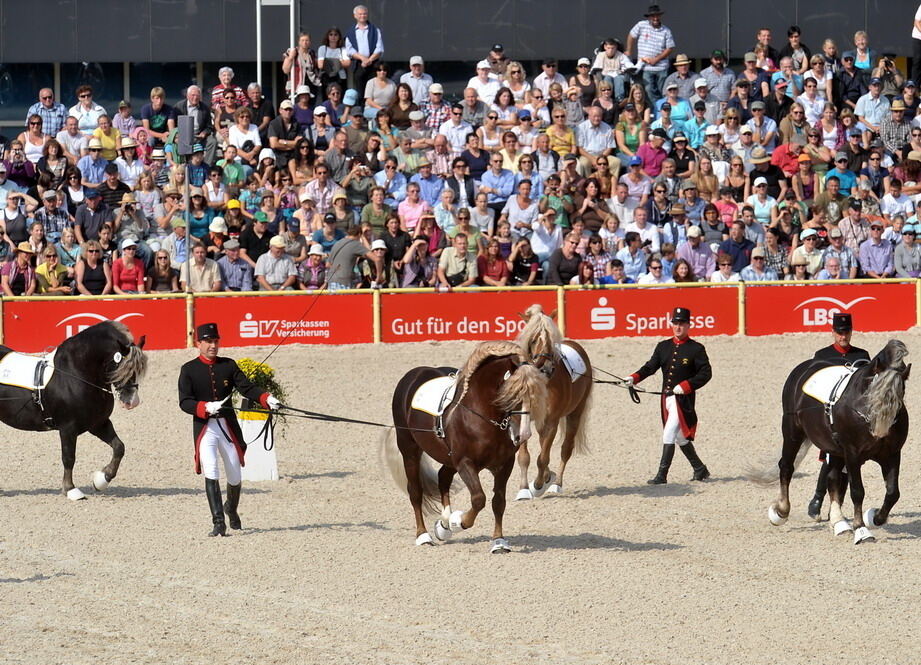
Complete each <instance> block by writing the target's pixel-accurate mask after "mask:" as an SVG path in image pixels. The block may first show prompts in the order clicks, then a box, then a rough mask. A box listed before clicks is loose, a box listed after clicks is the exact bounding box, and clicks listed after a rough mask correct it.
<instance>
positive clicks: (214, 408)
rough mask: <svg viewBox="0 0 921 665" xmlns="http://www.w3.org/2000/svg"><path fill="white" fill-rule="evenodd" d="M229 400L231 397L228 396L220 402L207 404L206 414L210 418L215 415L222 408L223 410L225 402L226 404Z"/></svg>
mask: <svg viewBox="0 0 921 665" xmlns="http://www.w3.org/2000/svg"><path fill="white" fill-rule="evenodd" d="M228 399H230V395H227V397H225V398H224V399H222V400H218V401H216V402H205V413H207V414H208V415H209V416H213V415H215V414H216V413H217V412H218V411H220V410H221V408H223V406H224V402H226V401H227V400H228Z"/></svg>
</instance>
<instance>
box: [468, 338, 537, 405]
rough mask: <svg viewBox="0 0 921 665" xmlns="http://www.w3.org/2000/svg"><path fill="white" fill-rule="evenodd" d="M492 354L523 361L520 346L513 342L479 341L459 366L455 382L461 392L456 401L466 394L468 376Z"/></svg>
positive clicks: (492, 355)
mask: <svg viewBox="0 0 921 665" xmlns="http://www.w3.org/2000/svg"><path fill="white" fill-rule="evenodd" d="M494 356H515V357H516V358H518V359H519V360H520V361H522V362H524V358H523V357H522V355H521V347H519V346H518V344H516V343H515V342H505V341H501V342H480V343H479V344H477V345H476V347H475V348H474V349H473V353H471V354H470V357H469V358H467V362H465V363H464V366H463V367H461V370H460V371H459V372H458V373H457V382H458V383H459V384H460V385H461V394H460V397H458V398H457V401H458V402H459V401H460V400H462V399H463V398H464V395H466V394H467V388H468V386H469V380H470V377H471V376H473V373H474V372H475V371H476V370H477V367H479V366H480V365H482V364H483V362H484V361H486V359H487V358H492V357H494Z"/></svg>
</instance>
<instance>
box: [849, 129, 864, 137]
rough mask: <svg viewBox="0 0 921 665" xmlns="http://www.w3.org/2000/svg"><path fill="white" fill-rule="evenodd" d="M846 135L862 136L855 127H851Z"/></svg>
mask: <svg viewBox="0 0 921 665" xmlns="http://www.w3.org/2000/svg"><path fill="white" fill-rule="evenodd" d="M847 135H848V136H862V135H863V132H862V131H860V130H859V129H857V128H856V127H851V129H850V131H848V133H847Z"/></svg>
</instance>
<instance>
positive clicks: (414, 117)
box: [409, 111, 425, 120]
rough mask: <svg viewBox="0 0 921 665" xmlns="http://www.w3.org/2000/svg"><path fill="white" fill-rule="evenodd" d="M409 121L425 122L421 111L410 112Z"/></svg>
mask: <svg viewBox="0 0 921 665" xmlns="http://www.w3.org/2000/svg"><path fill="white" fill-rule="evenodd" d="M409 119H410V120H425V114H424V113H423V112H422V111H410V113H409Z"/></svg>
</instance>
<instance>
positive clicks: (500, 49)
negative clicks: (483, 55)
mask: <svg viewBox="0 0 921 665" xmlns="http://www.w3.org/2000/svg"><path fill="white" fill-rule="evenodd" d="M489 50H490V51H495V52H496V53H502V52H503V51H504V50H505V47H504V46H502V44H493V45H492V48H491V49H489Z"/></svg>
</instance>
